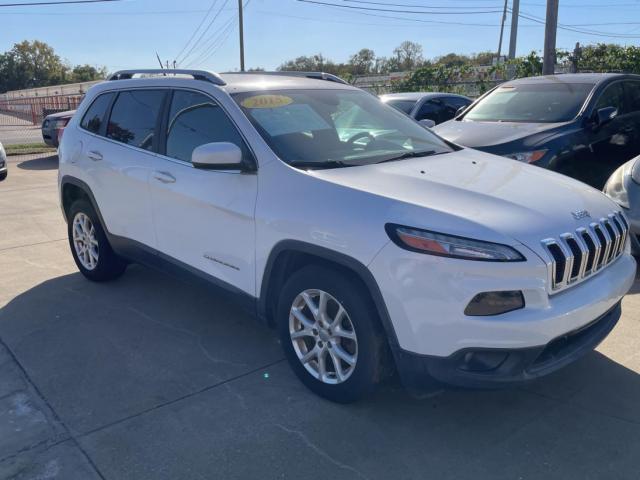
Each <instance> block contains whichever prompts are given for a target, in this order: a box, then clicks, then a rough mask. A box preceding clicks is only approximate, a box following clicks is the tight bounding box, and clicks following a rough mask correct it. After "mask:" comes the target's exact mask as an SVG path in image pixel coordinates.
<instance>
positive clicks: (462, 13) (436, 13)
mask: <svg viewBox="0 0 640 480" xmlns="http://www.w3.org/2000/svg"><path fill="white" fill-rule="evenodd" d="M296 1H298V2H302V3H312V4H315V5H325V6H330V7H338V8H348V9H351V10H368V11H374V12H391V13H411V14H416V13H419V14H427V15H474V14H484V13H502V9H500V10H478V11H475V12H469V11H455V12H442V11H437V12H430V11H424V10H397V9H385V8H374V7H357V6H355V5H340V4H335V3H326V2H319V1H316V0H296ZM418 8H420V7H418ZM422 8H428V7H422ZM471 8H473V7H471Z"/></svg>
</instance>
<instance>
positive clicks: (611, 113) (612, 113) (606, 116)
mask: <svg viewBox="0 0 640 480" xmlns="http://www.w3.org/2000/svg"><path fill="white" fill-rule="evenodd" d="M616 115H618V109H617V108H616V107H604V108H600V109H598V110H596V111H595V112H594V113H593V118H592V120H593V123H594V125H595V126H596V127H601V126H602V125H604V124H606V123H609V122H610V121H611V120H613V119H614V118H616Z"/></svg>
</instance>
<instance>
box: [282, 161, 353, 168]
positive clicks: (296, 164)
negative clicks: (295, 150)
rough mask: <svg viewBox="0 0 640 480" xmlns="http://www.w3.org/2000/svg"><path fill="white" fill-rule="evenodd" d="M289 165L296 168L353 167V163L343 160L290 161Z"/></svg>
mask: <svg viewBox="0 0 640 480" xmlns="http://www.w3.org/2000/svg"><path fill="white" fill-rule="evenodd" d="M289 165H291V166H292V167H296V168H314V169H324V168H340V167H353V166H354V165H353V164H350V163H346V162H343V161H341V160H327V161H324V162H306V161H304V160H300V161H297V162H296V161H293V162H289Z"/></svg>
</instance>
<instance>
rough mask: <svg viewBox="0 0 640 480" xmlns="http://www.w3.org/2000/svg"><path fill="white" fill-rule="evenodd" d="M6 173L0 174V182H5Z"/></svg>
mask: <svg viewBox="0 0 640 480" xmlns="http://www.w3.org/2000/svg"><path fill="white" fill-rule="evenodd" d="M7 173H8V172H2V173H0V182H1V181H3V180H5V179H6V178H7Z"/></svg>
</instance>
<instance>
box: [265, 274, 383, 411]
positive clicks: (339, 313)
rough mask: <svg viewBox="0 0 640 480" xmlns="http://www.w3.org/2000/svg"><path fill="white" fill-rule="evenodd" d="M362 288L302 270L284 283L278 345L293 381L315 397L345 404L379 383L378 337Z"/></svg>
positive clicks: (336, 276) (340, 276)
mask: <svg viewBox="0 0 640 480" xmlns="http://www.w3.org/2000/svg"><path fill="white" fill-rule="evenodd" d="M375 315H376V314H375V310H374V309H373V308H372V303H371V301H370V299H369V296H368V295H367V293H366V291H365V290H364V288H363V287H362V286H361V285H360V284H359V283H358V282H356V281H354V280H352V279H351V278H349V277H348V276H347V275H344V274H343V273H341V272H339V271H334V270H332V269H329V268H324V267H319V266H308V267H305V268H303V269H301V270H299V271H298V272H296V273H294V274H293V275H292V276H291V278H289V280H288V281H287V282H286V283H285V285H284V287H283V289H282V292H281V295H280V301H279V304H278V312H277V320H278V330H279V336H280V340H281V342H282V346H283V349H284V351H285V354H286V356H287V360H288V361H289V364H290V365H291V367H292V368H293V370H294V372H295V373H296V375H297V376H298V378H299V379H300V380H301V381H302V383H304V384H305V385H306V386H307V387H308V388H309V389H311V390H312V391H313V392H315V393H316V394H318V395H320V396H322V397H324V398H327V399H329V400H332V401H335V402H340V403H348V402H353V401H356V400H358V399H360V398H362V397H363V396H365V395H367V394H368V393H370V392H371V391H372V390H373V389H374V387H375V385H376V383H377V380H378V378H379V372H380V367H381V357H382V356H381V351H382V348H381V345H382V340H381V339H382V337H381V334H380V332H379V329H378V328H377V322H376V321H375Z"/></svg>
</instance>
